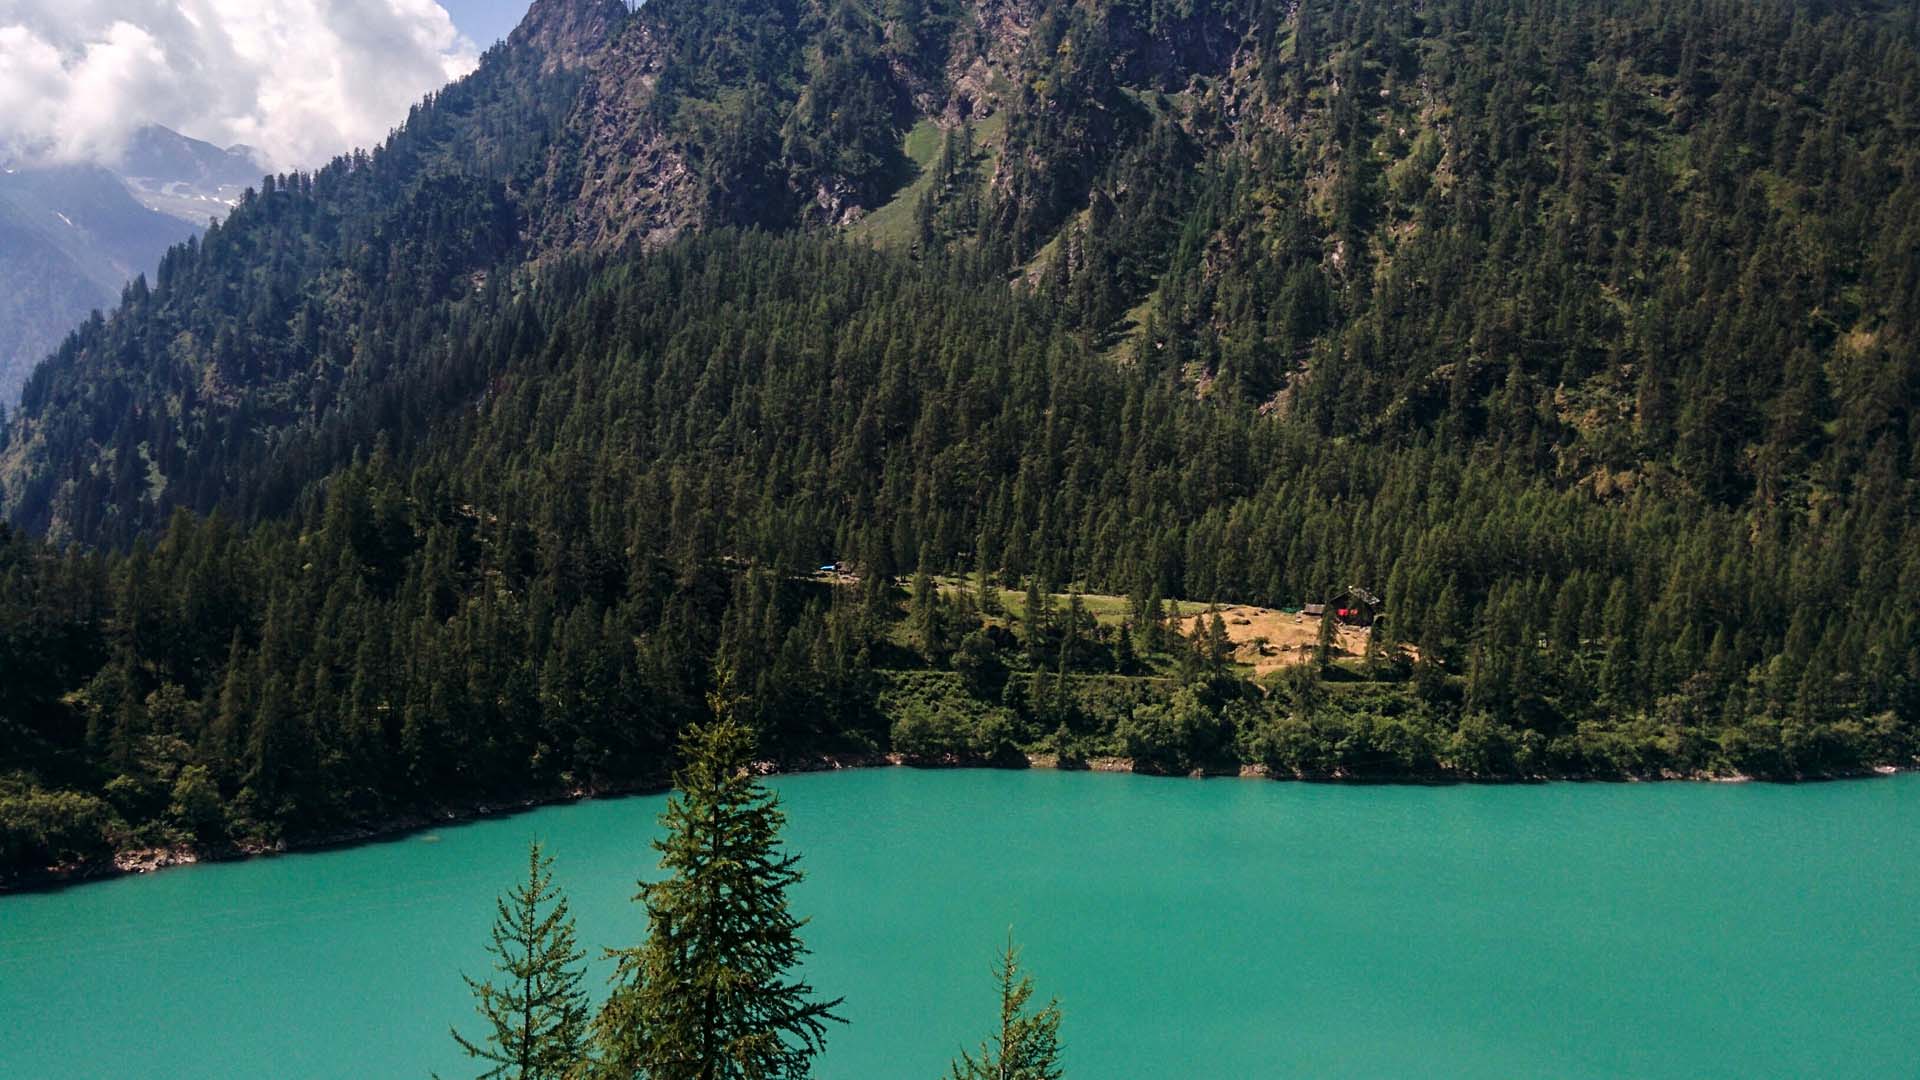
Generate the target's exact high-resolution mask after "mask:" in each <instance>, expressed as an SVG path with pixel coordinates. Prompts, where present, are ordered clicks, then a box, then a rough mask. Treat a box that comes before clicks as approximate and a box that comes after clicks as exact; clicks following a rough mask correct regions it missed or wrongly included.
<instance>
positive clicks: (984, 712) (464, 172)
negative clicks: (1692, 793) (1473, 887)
mask: <svg viewBox="0 0 1920 1080" xmlns="http://www.w3.org/2000/svg"><path fill="white" fill-rule="evenodd" d="M1917 12H1920V7H1916V5H1914V4H1912V3H1897V4H1889V5H1879V4H1868V3H1829V4H1805V3H1784V2H1769V0H1724V2H1700V3H1667V2H1658V0H1628V2H1625V3H1609V4H1597V3H1585V2H1571V0H1570V2H1558V3H1556V2H1548V0H1510V2H1492V3H1476V2H1471V0H1435V2H1430V3H1412V2H1408V0H1360V2H1356V3H1350V4H1340V5H1330V4H1320V3H1314V2H1311V0H1302V2H1301V3H1298V4H1276V3H1260V2H1256V3H1252V4H1237V5H1228V4H1212V3H1205V2H1202V3H1194V4H1186V5H1171V6H1169V5H1162V4H1157V3H1154V4H1149V3H1132V2H1121V0H1099V2H1094V3H1085V4H1077V5H1065V4H1058V3H1048V2H1037V0H1036V2H1031V3H981V4H978V5H974V4H963V3H934V2H924V3H916V2H906V0H902V2H896V3H888V4H885V5H880V6H879V7H878V9H877V10H876V9H869V8H865V7H860V6H856V5H851V4H845V3H798V4H795V3H774V4H771V5H769V4H764V3H752V4H749V3H744V2H743V3H733V2H730V0H656V2H655V3H650V4H648V5H646V6H645V7H643V8H641V9H639V11H638V12H637V13H634V14H631V15H629V14H628V13H627V12H626V11H625V9H624V8H623V7H621V6H620V5H617V4H613V5H597V4H592V3H587V2H584V0H540V3H537V4H536V5H535V8H534V10H533V12H532V13H530V15H529V17H528V22H527V23H526V24H525V25H524V26H523V27H522V28H521V30H520V31H516V33H515V35H514V37H513V38H512V39H510V40H509V41H508V42H507V43H506V44H504V45H502V46H500V47H499V48H497V49H496V51H494V52H493V53H490V54H489V55H488V57H487V59H486V60H485V62H484V63H483V64H482V66H481V68H480V69H479V71H477V72H476V73H475V74H474V75H472V76H470V77H468V78H467V79H466V80H463V81H462V82H459V83H456V84H454V85H453V86H451V87H449V88H447V89H446V90H445V91H443V92H442V93H440V94H438V95H436V96H435V97H434V98H433V99H431V100H429V101H427V102H425V103H423V104H422V105H421V106H420V107H419V108H417V109H416V110H415V112H414V114H413V115H412V117H411V118H410V119H409V121H408V123H407V124H406V126H405V127H404V128H402V129H401V130H399V131H397V132H396V133H395V135H394V136H393V138H392V139H391V140H390V141H389V142H388V143H387V144H386V145H385V146H383V147H381V148H379V149H377V150H375V151H373V152H371V153H357V154H355V155H353V156H351V157H348V158H344V159H342V160H340V161H337V162H335V163H334V164H332V165H330V166H328V167H326V168H324V169H321V170H319V171H317V172H315V173H312V174H294V175H288V176H281V177H272V178H268V182H267V183H265V184H263V186H262V188H261V189H260V190H259V191H258V192H256V193H255V194H254V195H253V196H252V197H251V198H250V199H249V200H247V201H246V202H245V203H244V204H243V205H242V206H240V207H239V208H237V209H236V210H235V211H234V213H233V214H232V215H231V216H230V217H229V218H228V219H227V221H225V222H224V223H222V224H221V225H219V226H216V227H214V228H212V229H210V230H209V231H208V232H207V234H206V235H205V236H204V237H203V238H201V239H200V240H198V241H196V242H195V243H193V244H190V245H187V246H183V247H180V248H177V249H175V250H174V252H172V253H171V254H170V255H169V256H168V257H167V260H166V261H165V263H164V264H163V265H162V267H161V269H160V272H159V275H158V276H157V278H156V280H155V281H154V282H152V283H148V282H145V281H136V282H135V283H133V284H132V285H131V286H130V287H129V288H128V290H127V291H126V294H125V296H124V297H123V300H122V303H121V304H120V306H119V307H118V308H117V309H116V310H114V311H113V312H111V313H107V314H104V315H102V316H100V317H97V318H95V319H93V320H91V321H89V322H88V323H87V324H86V325H83V326H82V327H80V328H78V329H77V330H76V331H75V333H74V334H73V335H72V336H71V337H70V338H69V339H68V341H67V342H66V344H65V345H63V346H62V348H61V349H60V351H59V352H58V353H56V354H55V355H54V356H53V357H52V358H50V359H49V361H48V362H47V363H45V364H44V365H42V367H41V368H40V369H39V370H38V371H37V372H36V374H35V375H34V376H33V378H32V380H31V382H30V383H29V385H28V388H27V391H26V394H25V398H24V401H23V403H22V405H21V408H20V409H19V410H18V412H17V413H16V414H15V415H13V416H12V417H10V418H9V420H8V422H7V424H6V426H5V428H4V433H3V434H0V440H4V441H0V499H4V510H5V513H6V515H7V518H8V520H9V521H10V522H11V526H7V527H0V529H4V531H0V673H4V677H3V678H0V867H5V868H8V869H11V870H22V869H29V868H38V867H44V866H47V865H49V864H53V863H59V862H73V861H84V860H96V859H99V858H101V857H103V856H105V855H107V854H109V853H111V852H112V851H113V850H114V849H116V848H127V847H137V846H164V845H171V844H180V843H186V844H193V845H196V846H199V847H201V848H203V849H206V850H223V849H226V848H229V847H232V846H235V845H239V846H243V847H252V846H259V845H272V844H274V843H278V842H282V841H289V842H292V841H299V840H301V839H306V838H312V837H317V836H324V835H337V834H342V833H345V832H350V831H352V830H355V829H364V828H377V827H379V826H380V824H381V823H384V822H391V821H395V820H404V819H406V818H408V817H409V816H411V815H417V814H421V813H425V812H430V811H437V810H444V809H448V808H459V807H466V806H472V805H476V804H481V803H486V802H489V801H500V800H510V799H520V798H541V797H551V796H556V795H560V794H564V793H569V792H582V791H596V790H610V789H618V788H625V787H633V786H638V785H650V784H659V783H661V782H663V781H664V779H665V777H666V776H667V774H668V771H669V770H670V768H671V767H672V764H673V761H674V759H675V754H674V751H673V748H674V747H675V745H676V739H677V737H678V735H679V733H680V732H681V731H683V730H684V729H685V728H686V727H687V726H688V725H689V724H691V723H693V722H695V721H697V720H698V719H699V718H700V717H701V716H703V715H704V714H705V710H706V704H705V703H706V699H707V695H708V694H709V693H710V692H711V691H712V690H713V689H714V688H715V686H716V685H717V682H718V680H719V679H720V677H721V673H726V675H727V677H728V678H730V679H731V680H732V685H733V686H734V687H736V688H737V689H738V690H739V692H740V693H741V694H742V698H743V700H742V701H741V703H740V704H739V706H738V708H737V712H738V715H739V717H740V719H741V721H742V723H744V724H746V725H747V727H748V728H749V729H750V730H751V732H752V733H753V735H754V737H755V739H756V741H757V743H758V746H759V748H760V751H759V752H760V753H761V754H762V755H763V756H765V757H767V758H769V759H771V760H773V761H777V762H782V763H786V764H798V763H804V762H806V761H809V760H815V759H818V758H819V757H821V756H822V755H829V754H835V755H847V756H851V757H862V756H871V755H877V754H880V753H884V752H887V751H894V752H897V753H901V754H904V755H906V756H907V757H908V758H910V759H913V760H921V761H927V762H1015V761H1022V760H1025V755H1026V754H1029V753H1035V754H1052V755H1059V756H1060V757H1061V758H1062V759H1064V760H1066V761H1069V762H1072V761H1084V760H1088V759H1093V758H1100V757H1109V756H1111V757H1124V758H1128V759H1131V761H1132V762H1133V766H1134V767H1135V768H1139V769H1143V770H1154V771H1162V772H1187V771H1191V770H1203V771H1217V770H1231V769H1235V768H1238V767H1240V766H1242V765H1258V766H1264V767H1266V769H1267V770H1268V771H1270V772H1271V773H1273V774H1275V775H1282V776H1305V777H1335V776H1340V777H1367V778H1389V779H1443V778H1476V779H1481V778H1484V779H1494V778H1508V779H1514V778H1531V777H1548V776H1604V777H1622V776H1659V775H1699V774H1707V773H1717V774H1733V773H1745V774H1750V775H1756V776H1765V777H1776V778H1793V777H1803V776H1819V775H1835V774H1842V773H1848V772H1855V771H1859V770H1862V769H1865V768H1868V767H1871V766H1875V765H1902V764H1910V763H1912V762H1913V760H1914V758H1915V754H1916V751H1917V750H1920V743H1917V740H1916V730H1915V724H1916V721H1917V720H1920V603H1916V601H1920V528H1917V527H1916V521H1917V520H1920V518H1916V513H1915V510H1916V504H1915V499H1916V489H1915V485H1916V477H1920V417H1916V414H1915V411H1914V408H1913V404H1914V401H1915V398H1916V394H1920V336H1917V335H1916V330H1917V329H1920V328H1917V327H1916V322H1915V320H1916V317H1920V152H1916V151H1915V149H1914V147H1916V146H1920V52H1917V50H1920V14H1916V13H1917ZM826 564H841V566H842V567H843V568H844V572H835V573H830V574H822V573H818V572H817V568H819V567H821V566H822V565H826ZM1354 585H1358V586H1361V587H1363V588H1365V589H1368V590H1371V591H1372V592H1373V593H1376V594H1377V595H1379V596H1380V597H1381V598H1382V599H1383V601H1384V610H1385V616H1384V617H1383V618H1381V619H1380V620H1379V621H1378V622H1376V623H1375V624H1374V626H1373V628H1372V630H1371V633H1370V636H1369V638H1368V641H1367V644H1366V646H1365V647H1364V649H1360V650H1353V651H1352V653H1351V654H1350V655H1345V656H1339V657H1335V656H1332V655H1330V650H1324V649H1323V650H1321V651H1320V655H1318V656H1317V657H1315V658H1314V659H1313V660H1312V662H1309V663H1303V664H1300V665H1297V666H1294V667H1292V668H1290V669H1288V670H1286V671H1284V672H1282V673H1280V674H1279V675H1277V676H1275V677H1269V678H1263V679H1261V680H1259V681H1251V680H1249V679H1247V678H1245V677H1244V676H1245V675H1246V672H1245V671H1243V670H1241V669H1240V668H1238V667H1237V666H1236V665H1235V663H1234V662H1233V658H1232V656H1231V655H1230V650H1228V649H1227V648H1226V647H1225V644H1224V633H1223V631H1221V630H1220V629H1219V626H1218V620H1217V619H1214V620H1211V621H1210V620H1209V619H1208V618H1205V617H1203V618H1202V619H1200V620H1199V621H1198V625H1199V629H1197V630H1196V629H1195V628H1194V627H1195V622H1194V621H1193V620H1192V619H1191V618H1189V620H1188V621H1187V622H1186V623H1183V624H1179V626H1178V628H1176V624H1175V622H1174V620H1173V618H1172V616H1173V613H1174V611H1173V609H1174V608H1175V607H1176V606H1179V607H1180V608H1181V609H1182V610H1183V611H1184V613H1185V614H1186V615H1188V616H1191V615H1193V614H1194V613H1195V612H1196V611H1199V612H1202V613H1203V614H1204V613H1205V612H1206V611H1207V609H1208V606H1209V605H1213V604H1216V603H1220V604H1225V603H1241V604H1259V605H1265V606H1270V607H1290V608H1297V607H1299V606H1301V605H1303V604H1306V603H1314V602H1318V601H1321V600H1324V599H1326V598H1328V597H1329V596H1331V595H1333V594H1335V593H1336V592H1337V591H1339V590H1341V589H1344V588H1346V587H1348V586H1354ZM1003 590H1011V592H1012V594H1014V595H1024V596H1025V597H1027V600H1026V602H1025V603H1023V604H1022V603H1016V604H1008V603H1006V602H1005V600H1004V598H1003ZM1095 596H1099V597H1103V598H1112V599H1110V600H1107V601H1104V602H1106V603H1108V604H1109V605H1110V607H1109V608H1105V609H1102V610H1104V611H1106V616H1105V617H1096V615H1095V614H1094V613H1093V611H1092V609H1091V607H1090V604H1091V602H1092V598H1093V597H1095Z"/></svg>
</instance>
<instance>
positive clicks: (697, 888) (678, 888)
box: [595, 694, 844, 1080]
mask: <svg viewBox="0 0 1920 1080" xmlns="http://www.w3.org/2000/svg"><path fill="white" fill-rule="evenodd" d="M710 703H711V704H712V706H713V708H714V712H715V715H716V718H715V719H714V720H713V721H711V722H709V723H707V724H704V725H701V726H697V727H694V728H691V729H689V730H688V732H687V734H686V736H685V738H684V739H683V740H682V743H681V755H682V760H683V765H682V766H681V769H680V771H679V773H678V774H677V775H676V776H675V778H674V786H675V787H676V788H677V789H678V794H677V795H675V796H674V797H673V798H672V799H670V800H668V803H667V809H666V812H665V813H663V814H662V815H661V823H662V824H663V825H664V826H665V827H666V836H665V837H664V838H662V839H659V840H656V841H654V845H653V846H654V848H655V850H657V851H658V852H659V853H660V864H661V867H662V868H663V869H664V870H665V871H666V873H667V877H666V878H665V879H664V880H662V881H657V882H651V883H649V882H644V881H643V882H642V883H641V884H640V892H639V894H638V895H637V896H636V897H635V899H636V900H638V901H639V902H640V903H642V904H644V905H645V907H646V911H647V930H648V933H647V940H646V942H645V943H644V944H642V945H641V946H639V947H638V948H633V949H622V950H613V952H612V955H614V956H615V957H617V959H618V961H619V966H618V968H617V970H616V971H615V974H614V986H615V988H614V992H613V995H612V997H611V998H610V999H609V1000H608V1002H607V1004H606V1007H605V1008H604V1009H603V1010H602V1011H601V1013H600V1016H599V1019H598V1021H597V1023H596V1033H595V1041H596V1046H597V1055H598V1059H599V1061H598V1065H597V1068H596V1073H595V1075H596V1077H605V1078H613V1077H618V1078H620V1080H628V1078H634V1077H646V1078H647V1080H789V1078H794V1077H804V1076H807V1075H808V1074H809V1070H810V1068H811V1063H812V1059H813V1057H814V1055H816V1054H818V1053H819V1052H820V1050H821V1049H822V1048H823V1046H824V1045H825V1041H826V1033H827V1025H828V1023H831V1022H840V1023H844V1021H843V1020H842V1019H841V1018H840V1017H839V1016H837V1015H835V1014H834V1012H833V1010H834V1008H835V1007H836V1006H838V1005H839V1004H840V1002H841V1000H842V999H840V998H835V999H833V1000H831V1001H821V1000H818V999H817V998H816V997H815V995H814V990H813V987H812V986H811V985H809V984H808V983H807V982H806V981H805V980H803V979H800V978H798V977H796V975H795V974H794V968H795V967H796V966H797V965H798V964H799V962H800V960H801V958H802V957H804V956H805V955H806V954H807V951H808V950H807V948H806V946H805V945H804V944H803V943H802V942H801V940H800V930H801V928H802V927H803V926H805V925H806V920H804V919H799V918H795V917H794V915H793V913H792V912H791V910H790V909H789V906H788V890H789V889H791V888H792V887H793V886H794V885H795V884H796V883H798V882H799V881H800V879H801V876H802V875H801V872H800V870H799V869H798V865H797V864H798V862H799V857H798V856H797V855H793V854H791V853H789V852H787V851H785V850H784V849H783V848H782V846H781V843H780V831H781V829H782V827H783V826H784V824H785V820H786V815H785V814H784V813H783V812H782V811H781V809H780V806H779V800H778V799H777V798H776V797H775V796H774V794H773V793H772V792H771V791H768V790H767V788H766V786H765V785H764V784H762V783H761V782H760V781H759V779H758V778H757V777H756V776H754V775H753V773H752V772H751V771H750V770H749V768H748V765H749V763H750V761H751V760H752V752H753V741H752V737H751V735H750V734H749V733H748V732H747V730H746V729H745V728H744V727H742V726H741V725H740V724H739V723H738V722H736V721H735V720H734V719H733V718H732V715H731V713H732V708H731V705H730V704H729V703H728V702H727V701H726V699H725V698H724V697H723V696H722V695H719V694H716V695H713V697H712V698H711V699H710Z"/></svg>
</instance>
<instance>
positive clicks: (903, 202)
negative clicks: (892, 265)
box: [847, 120, 945, 248]
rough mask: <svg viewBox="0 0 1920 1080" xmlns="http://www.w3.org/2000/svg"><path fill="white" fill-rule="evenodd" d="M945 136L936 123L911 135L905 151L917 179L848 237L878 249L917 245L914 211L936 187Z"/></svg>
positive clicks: (916, 127) (919, 125) (914, 129)
mask: <svg viewBox="0 0 1920 1080" xmlns="http://www.w3.org/2000/svg"><path fill="white" fill-rule="evenodd" d="M944 134H945V133H944V132H942V131H941V130H940V125H938V124H936V123H934V122H933V121H932V120H922V121H920V122H919V123H917V124H915V125H913V127H912V128H911V129H909V130H908V131H907V137H906V140H905V142H904V143H903V144H902V146H901V150H902V152H903V153H905V154H906V155H907V160H908V161H911V162H912V163H913V179H912V180H910V181H908V182H907V183H905V184H903V185H901V187H900V190H899V191H897V192H895V193H894V195H893V198H892V199H891V200H890V201H888V202H887V203H885V204H883V205H881V206H878V207H875V208H874V210H873V212H872V213H870V214H868V215H866V216H865V217H863V218H861V219H860V220H859V221H856V222H854V223H853V224H852V225H850V226H848V228H847V231H848V233H850V234H852V235H854V236H858V237H861V238H863V239H866V240H868V241H871V242H872V243H873V244H874V246H876V247H883V248H904V247H907V246H908V245H910V244H912V243H913V208H914V207H915V206H917V205H919V203H920V198H921V196H923V195H925V194H926V193H927V189H928V188H930V187H932V186H933V163H934V161H935V160H937V159H938V158H939V157H940V143H941V140H942V138H943V137H944Z"/></svg>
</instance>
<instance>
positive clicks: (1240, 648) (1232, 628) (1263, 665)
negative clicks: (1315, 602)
mask: <svg viewBox="0 0 1920 1080" xmlns="http://www.w3.org/2000/svg"><path fill="white" fill-rule="evenodd" d="M1212 617H1213V615H1212V613H1211V612H1208V611H1206V610H1205V609H1202V610H1200V611H1196V612H1192V613H1189V614H1183V615H1182V616H1181V617H1180V620H1179V622H1178V623H1177V624H1176V626H1177V628H1178V629H1179V631H1180V633H1182V634H1185V635H1187V636H1189V637H1191V636H1192V635H1193V634H1195V633H1198V632H1199V631H1200V630H1202V629H1204V628H1205V627H1206V624H1207V620H1209V619H1211V618H1212ZM1220 618H1221V620H1222V621H1223V622H1225V623H1226V626H1227V640H1228V641H1230V642H1232V643H1233V662H1234V663H1236V664H1245V665H1246V666H1248V667H1250V668H1252V669H1253V674H1254V676H1255V677H1256V678H1257V677H1259V676H1261V675H1266V674H1268V673H1270V672H1274V671H1279V670H1280V669H1281V668H1286V667H1292V666H1293V665H1295V664H1304V663H1307V662H1308V661H1310V660H1312V659H1314V650H1315V648H1316V647H1317V646H1318V644H1319V642H1320V620H1319V619H1318V618H1313V617H1309V616H1307V615H1303V614H1299V613H1295V612H1286V611H1280V610H1278V609H1276V608H1263V607H1253V606H1251V605H1247V604H1235V605H1233V606H1231V607H1223V608H1221V609H1220ZM1367 632H1368V631H1367V628H1366V627H1364V626H1340V627H1338V628H1337V630H1336V636H1335V639H1334V655H1335V656H1359V655H1360V654H1362V653H1364V652H1365V651H1366V648H1367Z"/></svg>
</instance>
